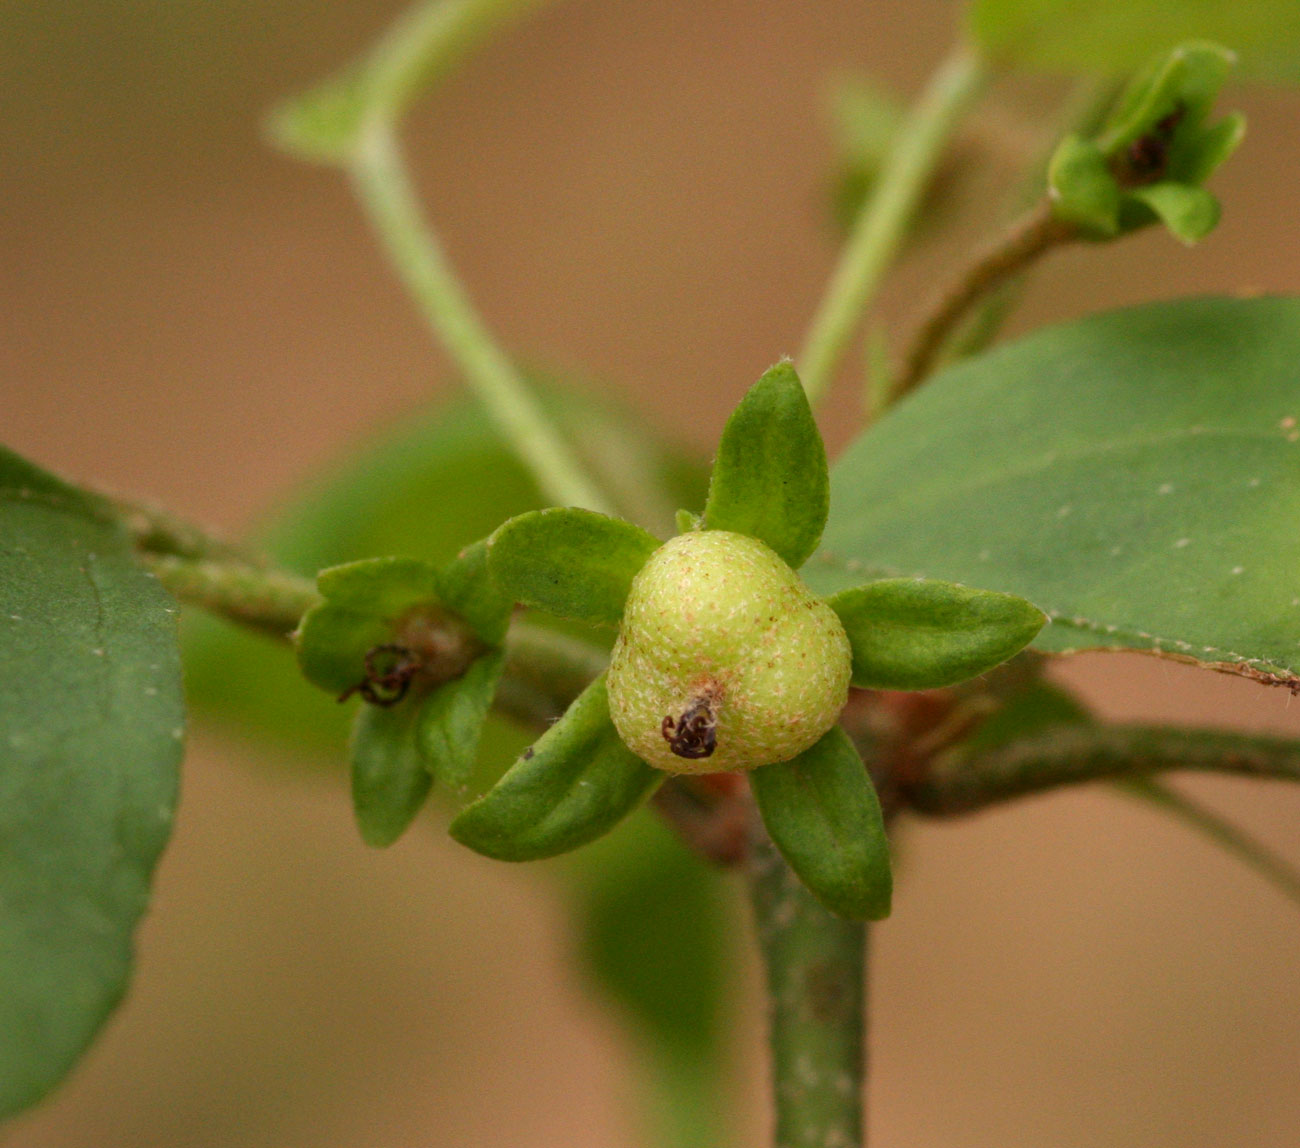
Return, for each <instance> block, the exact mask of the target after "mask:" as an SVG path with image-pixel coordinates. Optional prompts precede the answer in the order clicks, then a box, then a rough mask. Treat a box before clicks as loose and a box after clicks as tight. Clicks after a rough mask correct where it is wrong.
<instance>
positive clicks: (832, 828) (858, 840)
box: [749, 726, 893, 921]
mask: <svg viewBox="0 0 1300 1148" xmlns="http://www.w3.org/2000/svg"><path fill="white" fill-rule="evenodd" d="M749 781H750V786H751V787H752V788H753V791H754V797H755V799H756V800H757V801H758V809H759V812H760V813H761V814H762V816H763V824H764V825H765V826H766V827H767V831H768V833H769V834H771V837H772V841H773V843H774V844H775V845H776V847H777V848H778V849H779V850H780V851H781V855H782V856H783V857H784V858H785V859H786V861H788V862H789V863H790V868H791V869H793V870H794V871H795V873H797V874H798V875H799V880H801V881H802V882H803V883H804V884H805V885H807V886H808V888H809V889H810V890H811V891H812V893H813V895H814V896H815V897H816V898H817V899H818V900H819V901H820V902H821V903H822V904H823V905H825V906H826V907H827V908H828V909H830V910H831V912H833V913H838V914H839V915H840V916H841V917H850V918H852V919H854V920H862V919H866V920H871V921H878V920H881V919H882V918H884V917H887V916H889V905H890V898H891V896H892V890H893V877H892V875H891V870H890V863H889V840H888V838H887V837H886V836H885V823H884V819H883V817H882V816H881V812H880V801H879V799H878V798H877V797H876V790H875V787H874V786H873V785H872V784H871V778H870V777H869V776H868V775H867V770H866V766H864V765H863V764H862V759H861V758H860V757H858V754H857V751H856V750H855V749H854V748H853V743H852V742H851V741H849V738H848V734H846V733H845V732H844V731H843V730H842V729H841V728H840V727H839V726H833V727H832V728H831V729H830V730H829V731H828V732H827V733H826V735H825V736H824V737H823V738H822V739H821V740H820V741H819V742H818V743H817V744H816V745H814V746H813V747H812V748H811V749H806V750H804V751H803V753H801V754H800V755H799V756H798V757H796V758H793V759H791V760H790V761H783V762H778V763H777V764H775V765H764V766H761V767H760V768H758V769H756V770H753V771H752V772H751V773H750V775H749Z"/></svg>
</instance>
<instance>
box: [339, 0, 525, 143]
mask: <svg viewBox="0 0 1300 1148" xmlns="http://www.w3.org/2000/svg"><path fill="white" fill-rule="evenodd" d="M547 2H548V0H426V2H425V3H422V4H416V5H413V6H412V7H411V8H409V9H407V10H406V11H405V12H403V13H402V15H401V16H399V17H398V18H397V20H395V21H394V22H393V24H392V25H391V26H390V27H389V29H388V31H386V32H385V33H384V35H383V36H382V37H381V38H380V40H379V41H378V43H376V44H375V46H374V48H373V49H372V50H371V52H370V54H369V56H368V57H367V59H366V65H365V76H366V102H367V110H368V111H370V112H372V113H373V114H375V115H377V116H381V117H383V118H386V119H388V120H390V121H391V120H395V119H396V118H397V117H398V116H399V115H401V114H402V112H403V111H405V110H406V107H407V105H408V104H409V103H410V102H411V100H412V99H413V98H414V96H416V95H417V94H418V93H419V92H420V91H421V90H422V89H425V88H427V87H428V85H430V84H431V83H434V82H436V81H437V80H440V79H442V77H443V76H445V75H446V74H447V73H448V72H450V71H451V70H452V69H453V68H454V67H455V66H456V65H457V64H458V63H460V61H461V60H462V59H463V58H464V57H465V56H466V55H468V54H469V53H470V52H471V51H473V49H474V48H476V47H477V46H478V45H479V44H480V43H482V42H483V41H484V40H486V39H488V38H489V37H490V36H491V35H492V34H493V33H494V32H496V31H497V29H498V28H499V27H500V26H501V25H503V24H505V23H506V22H507V21H509V20H513V19H516V18H518V17H522V16H524V15H526V14H527V13H529V12H531V11H532V10H533V9H534V8H539V7H541V6H542V5H543V4H545V3H547Z"/></svg>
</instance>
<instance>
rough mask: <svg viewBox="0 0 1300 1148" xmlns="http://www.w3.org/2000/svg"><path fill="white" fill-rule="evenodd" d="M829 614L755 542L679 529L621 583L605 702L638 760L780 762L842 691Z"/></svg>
mask: <svg viewBox="0 0 1300 1148" xmlns="http://www.w3.org/2000/svg"><path fill="white" fill-rule="evenodd" d="M849 671H850V651H849V641H848V638H847V637H845V634H844V627H843V626H841V625H840V620H839V618H838V617H836V615H835V612H834V611H833V610H832V609H831V608H830V607H829V606H828V605H827V604H826V603H825V602H824V601H822V599H820V598H818V597H816V596H814V595H813V594H812V593H810V592H809V590H808V588H807V587H806V586H805V585H804V584H803V583H802V582H801V581H800V580H799V576H798V575H797V574H795V572H794V571H793V570H791V569H790V567H789V566H787V565H786V563H785V562H783V561H782V560H781V558H780V557H778V555H777V554H776V553H775V551H773V550H772V549H771V548H770V547H768V546H767V545H766V544H764V543H762V542H760V541H759V540H758V539H756V538H750V537H748V536H747V535H744V534H733V533H731V532H730V531H726V530H701V531H694V532H691V533H689V534H681V535H678V536H677V537H676V538H673V539H671V540H670V541H669V542H666V543H665V544H664V545H663V546H662V547H660V548H659V549H658V550H656V551H655V552H654V554H652V555H651V556H650V559H649V561H648V562H646V564H645V566H644V567H643V568H642V569H641V571H640V573H638V574H637V576H636V578H634V579H633V581H632V589H631V591H630V592H629V594H628V597H627V606H626V609H625V610H624V613H623V624H622V628H621V630H620V631H619V637H618V642H617V644H616V645H615V647H614V653H613V657H612V659H611V661H610V667H609V678H608V686H609V708H610V714H611V716H612V717H613V719H614V725H615V726H616V727H617V728H618V732H619V735H620V736H621V737H622V739H623V741H624V742H626V743H627V745H628V747H629V748H630V749H631V750H632V751H633V752H634V753H635V754H637V755H638V756H639V757H641V758H643V759H644V760H645V761H647V762H649V763H650V764H651V765H653V766H657V767H658V768H659V769H665V770H668V771H670V772H672V773H715V772H717V771H719V770H726V769H752V768H753V767H754V766H757V765H768V764H770V763H772V762H777V761H786V760H788V759H790V758H792V757H794V756H795V755H796V754H799V753H802V752H803V751H804V750H805V749H807V748H808V747H809V746H811V745H813V744H814V743H815V742H816V741H817V740H818V739H819V738H820V737H821V736H822V734H824V733H825V732H826V731H827V730H828V729H830V727H831V726H832V725H834V723H835V720H836V719H837V718H838V717H839V714H840V710H841V709H843V707H844V702H845V699H846V698H847V697H848V688H849Z"/></svg>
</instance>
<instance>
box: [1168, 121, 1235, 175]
mask: <svg viewBox="0 0 1300 1148" xmlns="http://www.w3.org/2000/svg"><path fill="white" fill-rule="evenodd" d="M1245 136H1246V117H1245V116H1243V115H1242V114H1241V113H1240V112H1232V113H1230V114H1229V115H1226V116H1224V117H1223V118H1222V119H1221V120H1219V121H1217V122H1216V123H1215V124H1214V125H1213V127H1208V128H1206V129H1205V130H1204V131H1202V132H1200V133H1199V134H1198V135H1197V136H1196V138H1195V141H1194V146H1188V147H1175V149H1174V151H1173V152H1172V153H1171V154H1170V157H1169V175H1170V177H1171V178H1173V179H1176V180H1178V181H1179V182H1181V183H1189V184H1192V185H1196V184H1201V183H1204V182H1205V181H1206V180H1207V179H1209V178H1210V176H1211V175H1213V174H1214V172H1215V171H1216V170H1217V169H1218V167H1219V166H1220V165H1221V164H1222V163H1223V162H1224V161H1225V160H1227V159H1228V157H1229V156H1231V155H1232V153H1233V152H1235V151H1236V150H1237V148H1238V146H1239V145H1240V144H1241V141H1242V140H1243V139H1244V138H1245ZM1177 142H1178V141H1175V143H1176V144H1177Z"/></svg>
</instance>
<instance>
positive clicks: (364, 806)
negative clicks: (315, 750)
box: [351, 698, 433, 849]
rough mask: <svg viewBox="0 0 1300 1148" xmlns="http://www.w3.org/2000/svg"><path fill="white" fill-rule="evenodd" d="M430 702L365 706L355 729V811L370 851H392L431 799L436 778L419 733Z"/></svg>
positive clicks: (418, 701) (353, 778)
mask: <svg viewBox="0 0 1300 1148" xmlns="http://www.w3.org/2000/svg"><path fill="white" fill-rule="evenodd" d="M427 700H428V699H422V698H407V699H405V700H404V701H402V702H399V703H398V704H397V705H394V706H388V707H382V706H371V705H364V706H362V707H361V709H360V710H359V711H358V713H357V717H356V722H355V724H354V725H353V727H352V746H351V756H352V811H353V813H354V814H356V819H357V828H358V829H360V830H361V838H362V840H363V841H365V843H366V844H367V845H373V846H375V847H376V848H379V849H382V848H385V847H386V846H389V845H391V844H392V843H393V842H394V841H396V840H397V839H398V838H399V837H401V835H402V834H403V833H405V832H406V827H407V826H408V825H410V824H411V822H412V821H413V820H414V819H415V815H416V814H417V813H419V812H420V807H421V806H422V805H423V804H424V801H425V798H426V797H428V796H429V789H430V787H431V786H432V785H433V776H432V775H431V774H430V773H429V771H428V770H427V769H425V768H424V761H423V759H422V758H421V755H420V750H419V747H418V746H417V745H416V740H415V730H416V725H417V722H418V720H419V717H420V711H421V708H422V706H423V704H424V703H425V702H426V701H427Z"/></svg>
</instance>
